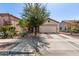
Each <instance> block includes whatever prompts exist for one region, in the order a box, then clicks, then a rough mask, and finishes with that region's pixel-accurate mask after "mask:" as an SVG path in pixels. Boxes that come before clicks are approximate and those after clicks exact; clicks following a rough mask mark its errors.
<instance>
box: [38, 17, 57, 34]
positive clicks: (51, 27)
mask: <svg viewBox="0 0 79 59" xmlns="http://www.w3.org/2000/svg"><path fill="white" fill-rule="evenodd" d="M39 31H40V33H58V32H59V22H58V21H56V20H54V19H51V18H48V20H47V21H46V22H45V23H44V24H43V25H41V26H40V28H39Z"/></svg>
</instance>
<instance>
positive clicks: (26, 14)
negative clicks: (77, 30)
mask: <svg viewBox="0 0 79 59" xmlns="http://www.w3.org/2000/svg"><path fill="white" fill-rule="evenodd" d="M48 17H49V12H48V11H47V10H46V7H45V6H44V5H42V4H39V3H28V4H25V7H24V11H23V18H25V19H28V20H29V24H28V25H29V27H30V28H32V29H33V32H34V33H35V35H37V33H38V32H39V26H40V25H42V24H43V23H44V22H45V21H46V20H47V19H48Z"/></svg>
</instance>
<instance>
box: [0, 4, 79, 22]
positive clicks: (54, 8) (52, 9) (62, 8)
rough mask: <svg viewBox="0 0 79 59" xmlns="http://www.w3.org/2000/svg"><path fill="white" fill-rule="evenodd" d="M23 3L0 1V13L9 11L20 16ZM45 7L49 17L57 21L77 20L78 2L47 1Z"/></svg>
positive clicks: (78, 16)
mask: <svg viewBox="0 0 79 59" xmlns="http://www.w3.org/2000/svg"><path fill="white" fill-rule="evenodd" d="M23 8H24V4H22V3H0V13H10V14H12V15H14V16H16V17H19V18H21V15H22V12H23ZM46 8H47V10H48V12H49V13H50V16H49V17H50V18H52V19H55V20H57V21H62V20H79V4H78V3H47V4H46Z"/></svg>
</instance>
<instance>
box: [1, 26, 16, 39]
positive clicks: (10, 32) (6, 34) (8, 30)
mask: <svg viewBox="0 0 79 59" xmlns="http://www.w3.org/2000/svg"><path fill="white" fill-rule="evenodd" d="M2 32H3V35H2V38H13V36H15V35H16V28H15V27H12V26H10V25H8V26H2Z"/></svg>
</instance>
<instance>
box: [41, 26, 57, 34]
mask: <svg viewBox="0 0 79 59" xmlns="http://www.w3.org/2000/svg"><path fill="white" fill-rule="evenodd" d="M40 32H46V33H52V32H56V26H40Z"/></svg>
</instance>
